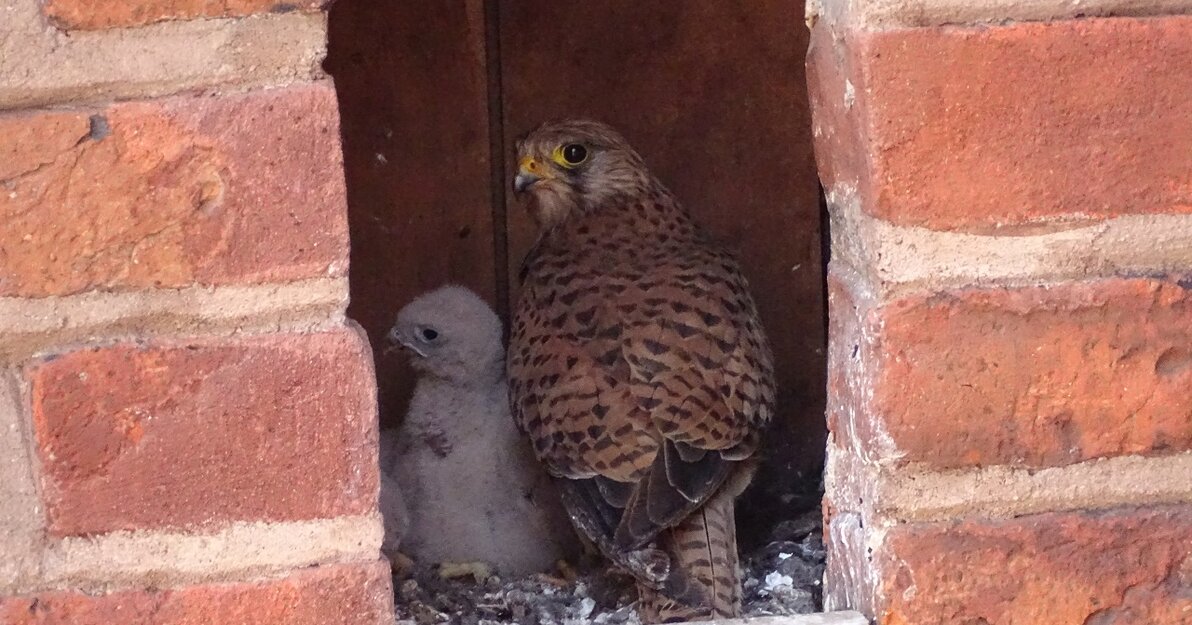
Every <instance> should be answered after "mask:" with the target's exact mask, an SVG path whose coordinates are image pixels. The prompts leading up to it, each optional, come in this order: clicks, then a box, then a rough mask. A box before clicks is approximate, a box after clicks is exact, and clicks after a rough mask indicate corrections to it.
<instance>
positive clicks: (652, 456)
mask: <svg viewBox="0 0 1192 625" xmlns="http://www.w3.org/2000/svg"><path fill="white" fill-rule="evenodd" d="M614 249H615V248H610V251H612V250H614ZM575 260H576V259H575V258H567V257H566V256H565V255H564V254H563V253H562V252H556V253H555V256H554V257H552V256H551V255H545V256H543V257H541V258H539V259H536V261H535V265H534V266H533V267H531V270H530V271H529V272H527V280H526V283H525V285H524V287H523V294H522V300H521V304H520V305H519V309H518V312H517V315H516V316H515V320H514V328H513V335H512V336H511V342H510V345H511V349H510V358H509V373H510V384H511V386H510V389H511V402H512V404H513V411H514V414H515V417H516V418H517V419H518V421H519V423H521V425H522V427H523V429H525V430H526V431H527V432H528V433H529V434H530V436H531V438H532V439H533V440H534V444H535V450H536V452H537V453H538V455H539V457H540V458H541V459H542V460H543V461H544V462H545V463H546V464H547V466H548V468H549V469H550V470H551V471H552V472H553V473H554V474H556V475H559V476H563V477H568V478H571V479H573V480H595V482H594V485H593V484H592V483H588V482H583V483H577V484H575V485H573V486H572V490H573V491H581V492H578V493H573V495H574V496H573V497H571V499H573V500H575V501H581V502H584V504H583V505H586V506H588V507H589V509H587V510H584V511H581V512H582V514H580V515H579V516H584V517H586V518H588V519H594V520H599V521H600V522H599V523H596V525H598V526H599V527H598V528H597V529H596V530H595V531H598V532H606V531H608V530H609V529H610V528H609V525H610V523H608V521H611V520H612V518H614V517H616V516H617V514H618V513H620V520H619V522H618V523H617V525H616V528H615V529H613V531H614V533H615V542H616V544H617V545H618V546H619V547H620V548H621V549H633V548H637V547H640V546H642V545H644V544H646V543H648V542H649V541H650V540H651V539H652V538H653V537H654V536H655V535H656V534H657V532H658V531H659V530H660V529H661V528H663V527H667V526H670V525H673V524H674V523H677V522H678V521H679V520H681V519H682V518H683V517H684V516H686V515H687V514H689V513H690V512H691V511H692V510H694V509H695V508H697V507H699V505H701V503H702V502H703V501H704V500H706V499H707V497H709V496H710V495H711V494H712V493H713V492H715V490H716V488H717V487H718V486H719V484H720V483H721V482H722V481H723V480H724V479H725V477H726V476H727V475H728V473H729V470H730V466H729V463H730V462H732V461H735V460H739V459H741V458H743V457H745V456H747V455H748V454H749V453H751V452H752V448H753V446H754V444H755V441H756V433H757V430H758V428H760V426H761V425H763V424H764V423H765V421H766V420H767V419H768V418H769V405H770V403H771V402H772V397H773V389H772V384H771V383H770V382H769V380H770V377H771V373H770V356H769V352H768V349H767V348H766V346H765V341H764V338H763V336H762V334H761V330H760V327H759V326H758V324H757V320H756V313H755V311H754V307H753V304H752V301H751V300H750V299H749V296H748V292H747V290H746V288H745V284H744V280H743V278H741V276H740V273H739V271H738V270H737V268H736V265H735V263H733V262H732V260H731V259H730V258H728V257H727V256H724V255H722V254H719V253H718V252H715V251H714V250H711V249H709V248H703V247H698V246H696V247H692V246H690V245H688V246H685V247H679V246H667V247H663V248H660V249H658V250H656V251H655V252H654V253H653V256H652V257H646V258H638V259H636V260H635V262H632V263H627V262H624V255H623V254H615V253H610V254H607V255H598V256H594V257H588V258H587V260H588V262H587V263H583V262H575ZM581 260H583V258H582V257H581ZM601 478H603V479H604V480H605V481H606V482H607V483H610V484H611V483H618V484H631V485H632V488H631V490H630V492H629V494H628V496H625V493H624V488H623V487H618V488H611V489H610V488H608V487H607V486H606V487H604V488H601V487H600V486H601V482H600V481H599V480H600V479H601ZM612 491H616V492H612ZM622 507H623V508H624V509H625V511H624V512H621V508H622ZM575 516H577V515H576V514H575V513H573V517H575ZM581 529H582V528H581ZM598 542H599V541H598Z"/></svg>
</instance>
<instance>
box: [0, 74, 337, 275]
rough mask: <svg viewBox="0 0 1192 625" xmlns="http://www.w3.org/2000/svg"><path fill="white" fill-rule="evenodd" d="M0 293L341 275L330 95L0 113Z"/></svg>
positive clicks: (324, 86) (288, 93)
mask: <svg viewBox="0 0 1192 625" xmlns="http://www.w3.org/2000/svg"><path fill="white" fill-rule="evenodd" d="M0 136H4V137H8V138H16V140H11V141H7V140H6V141H5V142H4V144H3V146H2V147H0V224H3V228H0V296H2V295H19V296H28V297H40V296H46V295H64V294H70V293H76V292H80V291H85V290H89V289H108V290H117V289H133V288H143V287H178V286H184V285H188V284H194V283H202V284H230V283H260V282H267V281H282V280H292V279H296V278H305V277H313V276H322V275H327V274H328V273H331V274H334V275H342V274H343V272H344V270H345V269H346V265H347V250H348V239H347V217H346V206H345V191H344V182H343V170H342V157H341V153H340V147H339V131H338V118H337V114H336V103H335V93H334V91H333V89H332V88H331V85H330V84H329V83H319V84H315V85H305V86H296V87H288V88H284V89H276V90H268V91H258V92H255V93H250V94H238V95H225V96H220V97H203V96H184V97H174V98H168V99H163V100H154V101H147V102H134V103H121V104H114V105H111V106H109V107H106V108H102V109H94V110H72V111H38V112H31V113H10V114H6V115H0Z"/></svg>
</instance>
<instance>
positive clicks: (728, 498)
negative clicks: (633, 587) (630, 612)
mask: <svg viewBox="0 0 1192 625" xmlns="http://www.w3.org/2000/svg"><path fill="white" fill-rule="evenodd" d="M735 494H736V493H732V492H729V489H727V488H725V489H721V491H720V492H719V493H717V494H716V495H715V496H714V497H713V498H712V499H711V500H710V501H709V502H708V503H707V504H706V505H705V506H704V507H702V508H700V509H699V510H696V511H695V512H694V513H692V514H691V515H690V516H688V517H687V518H686V519H684V520H683V521H682V522H680V523H679V524H678V525H676V526H674V527H672V528H670V529H668V530H666V531H665V532H663V534H662V535H660V536H659V539H660V545H659V546H660V547H661V548H662V549H663V550H664V551H665V552H666V553H667V554H668V555H669V556H670V558H671V573H670V577H669V578H668V579H667V582H666V585H665V586H664V587H663V588H662V589H661V590H654V589H651V588H648V587H645V586H641V585H639V586H638V611H639V613H640V615H641V618H642V622H643V623H674V622H681V621H698V620H705V619H713V618H735V617H737V616H739V615H740V612H741V580H740V575H739V573H738V566H737V565H738V560H737V534H736V528H735V523H734V521H733V499H734V498H735Z"/></svg>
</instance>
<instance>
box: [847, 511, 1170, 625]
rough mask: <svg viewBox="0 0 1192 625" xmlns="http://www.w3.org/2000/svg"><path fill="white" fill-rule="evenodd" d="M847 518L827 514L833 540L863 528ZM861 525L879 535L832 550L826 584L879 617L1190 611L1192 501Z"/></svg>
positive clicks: (1141, 618) (924, 624) (1101, 622)
mask: <svg viewBox="0 0 1192 625" xmlns="http://www.w3.org/2000/svg"><path fill="white" fill-rule="evenodd" d="M847 521H848V519H847V517H837V518H836V519H833V523H832V525H831V526H830V528H829V534H830V535H831V536H832V537H831V538H830V539H829V542H832V543H837V542H839V543H841V544H857V543H859V541H864V540H865V538H863V537H862V538H858V537H855V536H851V537H850V536H844V535H841V536H837V534H840V533H842V532H843V533H845V534H848V533H855V531H856V526H855V524H850V523H848V522H847ZM861 531H862V532H863V533H864V532H868V535H869V536H870V537H871V538H873V539H874V540H875V541H878V542H877V543H876V544H874V543H873V542H871V543H870V546H871V547H872V551H871V552H867V551H866V550H865V549H854V550H849V549H836V550H833V551H832V557H831V558H829V567H828V574H827V579H826V586H825V591H826V593H827V595H828V597H829V602H830V603H832V604H833V606H834V607H841V605H844V604H850V605H851V606H852V607H856V608H859V609H861V610H863V611H865V612H867V613H869V614H872V615H877V616H878V617H879V618H878V623H879V624H881V625H910V624H913V625H937V624H938V625H960V624H963V625H992V624H994V623H997V624H999V625H1002V624H1005V625H1111V624H1112V625H1180V624H1184V623H1190V622H1192V555H1190V554H1189V551H1188V545H1189V544H1192V507H1188V506H1172V507H1156V508H1130V509H1118V510H1110V511H1099V512H1071V513H1051V514H1041V515H1035V516H1027V517H1021V518H1017V519H1010V520H967V521H955V522H943V523H927V524H909V525H896V526H894V527H892V528H889V529H888V530H886V531H885V532H884V534H881V535H880V538H879V535H878V534H876V533H874V530H873V528H868V529H865V530H861ZM861 544H863V542H861ZM866 554H868V555H866ZM857 580H864V581H866V582H867V583H870V584H872V587H870V588H856V587H853V586H852V585H851V584H853V583H855V582H856V581H857Z"/></svg>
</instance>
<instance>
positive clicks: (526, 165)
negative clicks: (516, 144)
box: [513, 156, 554, 193]
mask: <svg viewBox="0 0 1192 625" xmlns="http://www.w3.org/2000/svg"><path fill="white" fill-rule="evenodd" d="M551 178H554V176H553V175H551V173H550V171H549V170H548V169H547V168H546V167H545V166H543V165H542V163H539V162H538V160H537V159H535V158H534V157H533V156H527V157H525V158H523V159H522V160H521V162H520V163H518V164H517V175H516V176H514V178H513V190H514V191H516V192H518V193H522V192H524V191H525V190H526V189H529V188H530V187H531V186H532V185H533V184H534V183H535V182H538V181H539V180H550V179H551Z"/></svg>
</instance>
